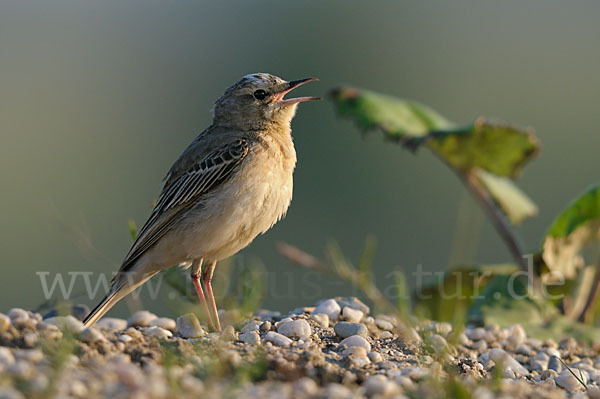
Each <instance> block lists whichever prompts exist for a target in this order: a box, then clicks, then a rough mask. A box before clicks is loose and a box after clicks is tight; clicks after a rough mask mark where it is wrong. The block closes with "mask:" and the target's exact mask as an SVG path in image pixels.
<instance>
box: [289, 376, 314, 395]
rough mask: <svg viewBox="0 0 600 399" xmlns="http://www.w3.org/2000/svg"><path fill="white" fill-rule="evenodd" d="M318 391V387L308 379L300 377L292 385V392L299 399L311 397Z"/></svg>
mask: <svg viewBox="0 0 600 399" xmlns="http://www.w3.org/2000/svg"><path fill="white" fill-rule="evenodd" d="M318 391H319V386H318V385H317V383H316V382H315V381H313V380H312V379H311V378H308V377H302V378H300V379H299V380H297V381H296V382H295V383H294V388H293V392H296V393H297V394H298V395H299V396H300V397H312V396H314V395H316V393H317V392H318Z"/></svg>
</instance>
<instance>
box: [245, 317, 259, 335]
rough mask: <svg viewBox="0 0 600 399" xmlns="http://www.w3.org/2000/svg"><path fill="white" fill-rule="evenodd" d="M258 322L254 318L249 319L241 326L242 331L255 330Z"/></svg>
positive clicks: (257, 327)
mask: <svg viewBox="0 0 600 399" xmlns="http://www.w3.org/2000/svg"><path fill="white" fill-rule="evenodd" d="M260 324H261V323H260V322H258V321H256V320H251V321H249V322H248V323H247V324H246V325H245V326H244V327H242V333H246V332H249V331H257V330H258V329H259V328H260Z"/></svg>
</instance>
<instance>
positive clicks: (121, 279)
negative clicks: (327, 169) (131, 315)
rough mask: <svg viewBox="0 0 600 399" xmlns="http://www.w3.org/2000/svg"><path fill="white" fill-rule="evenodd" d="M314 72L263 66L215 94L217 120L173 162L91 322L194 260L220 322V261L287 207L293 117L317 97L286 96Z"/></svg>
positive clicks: (211, 313)
mask: <svg viewBox="0 0 600 399" xmlns="http://www.w3.org/2000/svg"><path fill="white" fill-rule="evenodd" d="M313 80H316V78H308V79H301V80H294V81H291V82H287V81H285V80H283V79H281V78H278V77H276V76H273V75H269V74H267V73H257V74H254V75H247V76H244V77H243V78H242V79H241V80H240V81H238V82H237V83H235V84H234V85H233V86H231V87H229V88H228V89H227V90H225V93H224V94H223V95H222V96H221V97H220V98H219V99H218V100H217V101H216V102H215V106H214V108H213V123H212V125H211V126H210V127H209V128H208V129H206V130H205V131H203V132H202V133H200V135H199V136H198V137H196V139H195V140H194V141H193V142H192V143H191V144H190V145H189V146H188V148H187V149H186V150H185V151H184V152H183V153H182V154H181V155H180V156H179V159H177V161H175V163H174V164H173V166H172V167H171V169H170V170H169V173H168V174H167V176H166V178H165V185H164V187H163V190H162V192H161V194H160V197H159V199H158V202H157V205H156V207H155V208H154V211H153V212H152V214H151V215H150V218H149V219H148V221H147V222H146V223H145V224H144V226H143V227H142V229H141V230H140V232H139V235H138V237H137V239H136V240H135V242H134V243H133V246H132V247H131V249H130V250H129V253H128V254H127V256H126V257H125V260H124V261H123V264H122V266H121V268H120V269H119V272H118V274H117V275H116V276H115V278H114V279H113V280H112V285H111V289H110V292H109V293H108V294H107V295H106V297H104V299H103V300H102V302H100V304H99V305H98V306H96V307H95V308H94V310H92V311H91V312H90V314H89V315H88V316H87V317H86V319H85V320H84V324H85V325H86V326H90V325H92V324H94V323H95V322H96V321H97V320H98V319H99V318H100V317H102V316H103V315H104V314H105V313H106V312H107V311H108V310H109V309H110V308H111V307H112V306H113V305H114V304H115V303H117V302H118V301H119V300H120V299H121V298H123V297H124V296H126V295H127V294H129V293H130V292H131V291H133V290H134V289H135V288H137V287H138V286H140V285H141V284H143V283H145V282H146V281H148V279H150V278H151V277H152V276H154V275H155V274H157V273H158V272H160V271H161V270H163V269H166V268H168V267H170V266H173V265H177V264H179V265H182V266H184V267H191V277H192V281H193V283H194V287H195V288H196V291H197V293H198V297H199V298H200V301H201V302H202V305H203V306H204V309H205V311H206V314H207V315H208V321H209V324H210V325H211V327H212V328H215V329H217V330H220V329H221V326H220V323H219V315H218V313H217V306H216V303H215V298H214V295H213V292H212V286H211V279H212V275H213V272H214V270H215V266H216V263H217V261H219V260H221V259H225V258H228V257H230V256H232V255H233V254H235V253H236V252H238V251H240V250H241V249H243V248H244V247H246V246H247V245H248V244H250V242H252V240H253V239H254V238H255V237H256V236H257V235H259V234H261V233H264V232H265V231H267V230H268V229H269V228H271V227H272V226H273V225H274V224H275V223H276V222H277V221H278V220H280V219H281V218H282V217H283V216H284V215H285V213H286V211H287V209H288V206H289V205H290V201H291V200H292V184H293V179H292V173H293V171H294V167H295V166H296V151H295V149H294V144H293V142H292V135H291V129H290V122H291V120H292V118H293V117H294V114H295V112H296V106H297V105H298V104H299V103H301V102H303V101H309V100H317V99H318V98H317V97H299V98H291V99H284V98H283V97H284V95H285V94H286V93H288V92H289V91H291V90H292V89H294V88H296V87H298V86H300V85H302V84H304V83H307V82H311V81H313ZM203 263H204V264H205V265H206V267H205V269H204V271H202V264H203ZM200 277H202V282H203V283H204V288H205V289H206V294H207V296H208V303H207V300H206V299H205V296H204V291H203V289H202V284H201V283H200Z"/></svg>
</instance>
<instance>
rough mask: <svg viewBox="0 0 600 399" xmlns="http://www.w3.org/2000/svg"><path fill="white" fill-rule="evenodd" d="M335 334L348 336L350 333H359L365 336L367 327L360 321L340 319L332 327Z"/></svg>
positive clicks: (343, 336)
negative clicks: (352, 321) (351, 321)
mask: <svg viewBox="0 0 600 399" xmlns="http://www.w3.org/2000/svg"><path fill="white" fill-rule="evenodd" d="M333 330H334V331H335V333H336V335H337V336H339V337H342V338H348V337H350V336H352V335H360V336H363V337H366V336H367V334H368V332H369V331H368V330H367V327H365V326H364V324H360V323H350V322H347V321H340V322H338V323H337V324H336V325H335V326H334V327H333Z"/></svg>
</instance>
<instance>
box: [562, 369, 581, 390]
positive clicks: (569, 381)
mask: <svg viewBox="0 0 600 399" xmlns="http://www.w3.org/2000/svg"><path fill="white" fill-rule="evenodd" d="M580 378H582V380H583V382H584V383H586V382H587V376H586V373H582V374H581V376H580ZM554 382H556V385H558V386H560V387H563V388H564V389H566V390H567V391H569V392H576V391H581V390H583V386H582V385H581V383H580V382H579V381H577V379H576V378H575V377H573V375H572V374H571V372H570V371H569V370H564V371H562V372H561V373H560V374H558V376H557V377H556V378H555V379H554Z"/></svg>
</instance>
